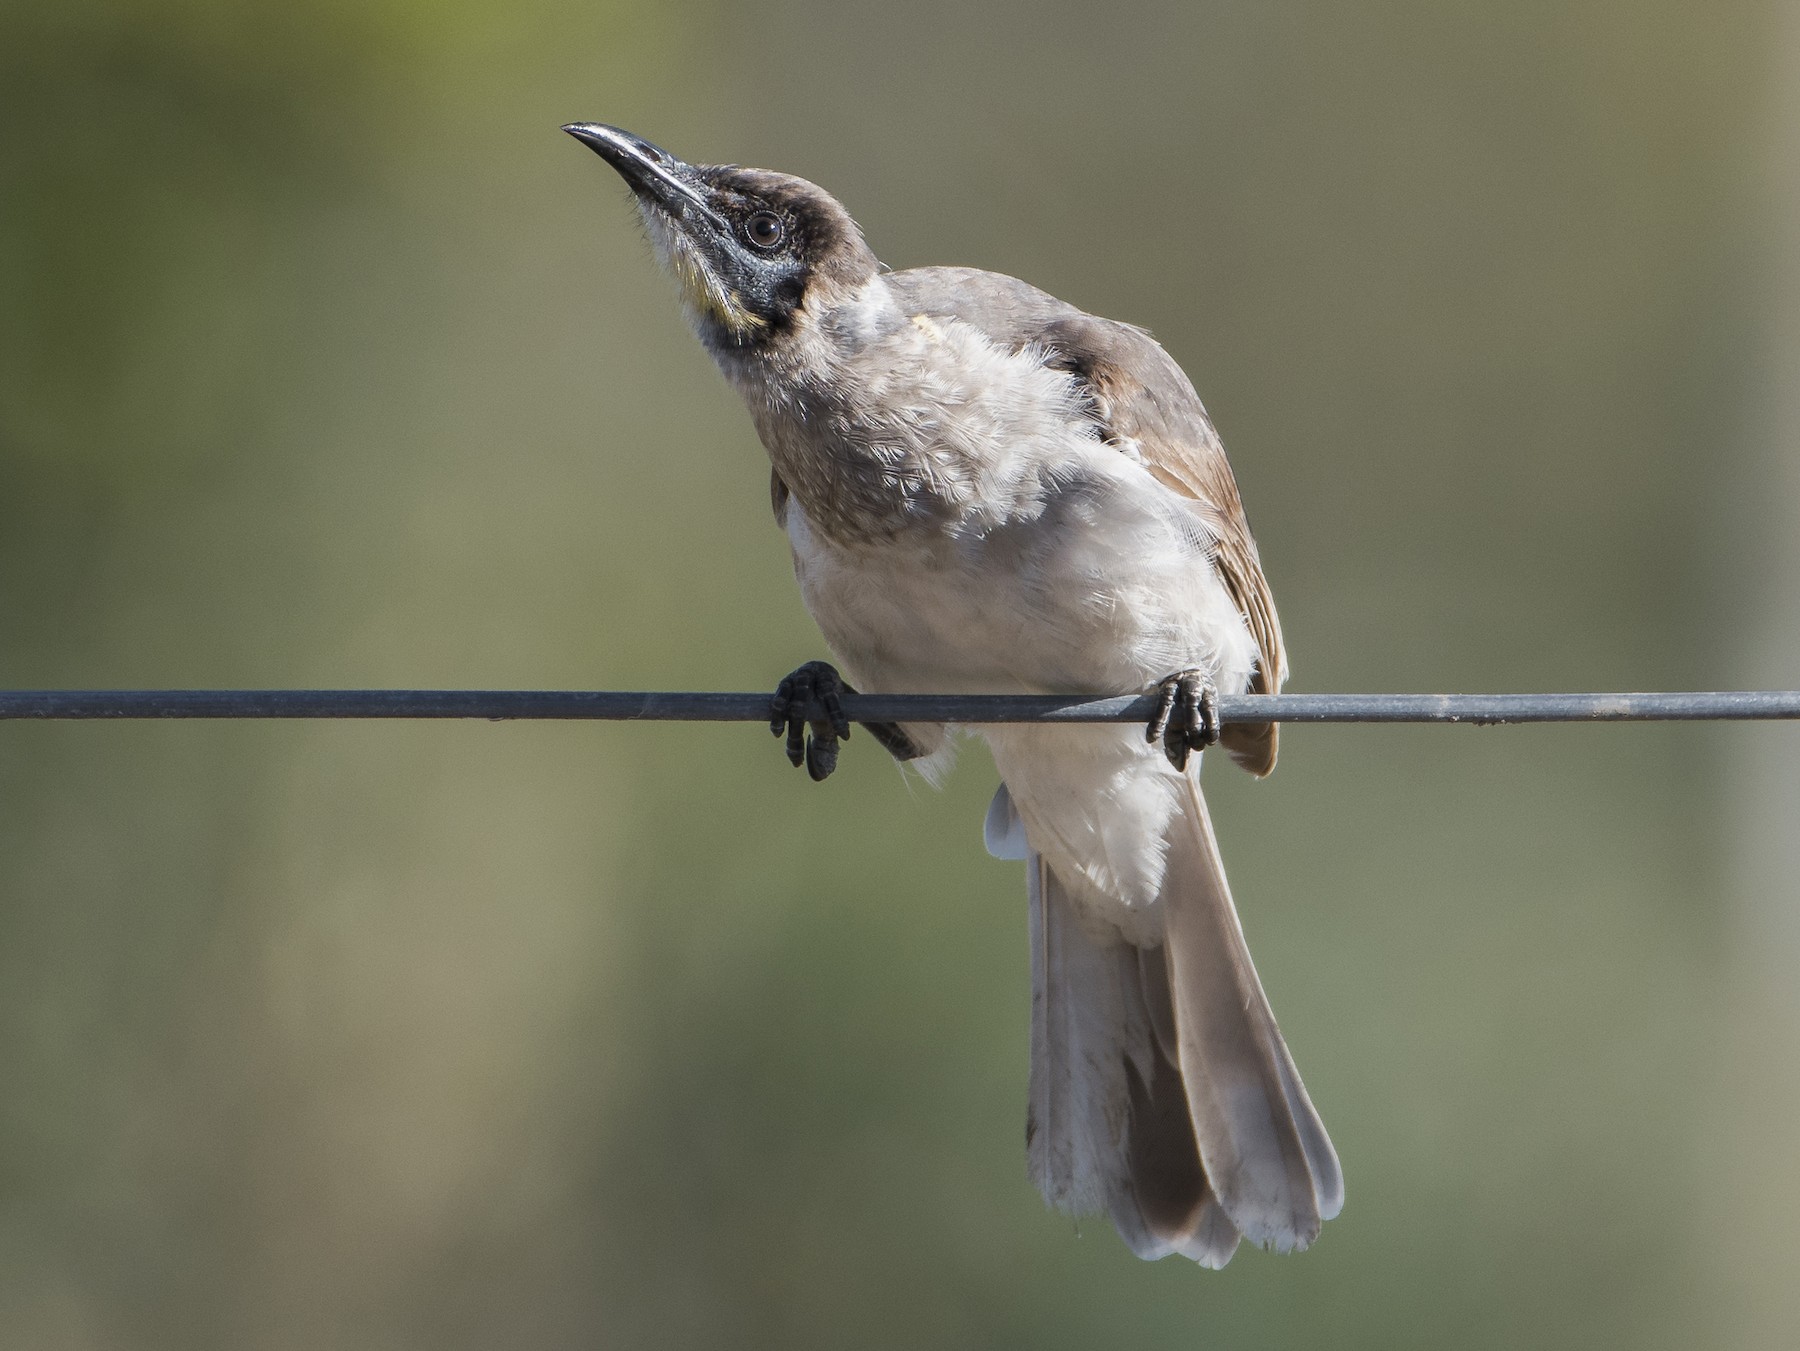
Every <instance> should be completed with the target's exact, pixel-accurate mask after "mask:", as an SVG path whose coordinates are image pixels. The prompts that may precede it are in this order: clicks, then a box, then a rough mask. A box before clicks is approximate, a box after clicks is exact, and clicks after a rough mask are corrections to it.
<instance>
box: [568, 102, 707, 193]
mask: <svg viewBox="0 0 1800 1351" xmlns="http://www.w3.org/2000/svg"><path fill="white" fill-rule="evenodd" d="M563 130H564V131H566V132H568V133H569V135H571V136H573V137H574V138H575V139H576V140H578V141H580V142H581V143H582V144H583V145H585V146H586V147H587V148H588V149H590V150H592V151H593V152H594V153H595V154H596V155H598V156H600V158H601V159H603V160H605V161H606V162H607V163H608V164H610V165H612V167H613V168H615V169H617V170H618V171H619V177H621V178H623V179H624V180H625V182H626V183H627V184H629V185H630V187H631V190H632V191H633V192H635V193H637V194H638V196H640V197H644V198H648V199H649V200H650V201H652V202H654V203H655V204H656V205H657V206H660V207H661V208H662V209H663V210H664V211H667V212H668V213H669V214H670V215H672V216H680V215H682V214H683V212H685V211H690V210H697V211H698V212H700V213H701V214H702V215H705V216H711V215H712V214H713V211H712V208H711V207H710V206H709V205H708V204H707V201H706V197H705V196H704V194H702V193H701V191H700V189H699V188H698V187H697V186H696V185H695V179H696V177H697V175H696V174H695V173H694V170H693V168H692V166H690V165H689V164H687V163H686V162H685V161H683V160H679V159H676V158H675V156H673V155H671V154H670V153H669V152H668V151H667V150H664V149H663V148H662V147H660V146H655V145H652V144H650V142H648V141H646V140H645V139H644V138H643V137H642V136H633V135H632V134H631V133H630V132H629V131H624V130H622V129H621V128H619V127H609V126H606V125H604V124H603V123H600V122H571V123H569V125H568V126H566V127H564V128H563Z"/></svg>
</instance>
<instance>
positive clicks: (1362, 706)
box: [0, 690, 1800, 725]
mask: <svg viewBox="0 0 1800 1351" xmlns="http://www.w3.org/2000/svg"><path fill="white" fill-rule="evenodd" d="M770 700H771V696H770V695H768V694H709V693H699V692H689V691H677V692H666V691H649V692H635V691H627V690H0V721H5V720H17V719H83V720H85V719H106V718H486V719H489V720H491V721H496V722H503V721H510V720H513V719H569V720H576V721H581V720H605V721H619V722H766V721H768V719H769V712H770V708H769V706H770ZM1156 703H1157V699H1156V696H1155V695H1124V696H1116V697H1096V696H1093V695H1085V694H846V695H844V696H843V709H844V712H845V714H846V715H847V716H848V717H849V718H851V719H852V720H853V721H856V722H962V723H1021V722H1030V723H1095V722H1145V721H1147V720H1148V719H1149V717H1150V715H1151V713H1152V712H1154V710H1155V708H1156ZM813 711H814V712H817V710H816V709H815V710H813ZM1780 718H1795V719H1800V690H1725V691H1711V692H1705V691H1700V692H1693V691H1682V692H1674V693H1664V694H1235V695H1234V694H1224V695H1220V696H1219V719H1220V721H1221V722H1224V723H1244V722H1251V723H1254V722H1290V723H1292V722H1421V723H1423V722H1430V723H1438V722H1444V723H1475V724H1480V725H1486V724H1494V723H1521V722H1690V721H1747V720H1754V719H1780Z"/></svg>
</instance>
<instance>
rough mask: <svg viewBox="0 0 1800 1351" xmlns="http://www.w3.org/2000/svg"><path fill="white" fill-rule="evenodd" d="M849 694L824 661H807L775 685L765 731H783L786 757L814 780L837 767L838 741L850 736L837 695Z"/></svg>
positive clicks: (849, 690)
mask: <svg viewBox="0 0 1800 1351" xmlns="http://www.w3.org/2000/svg"><path fill="white" fill-rule="evenodd" d="M853 693H855V691H854V690H852V689H851V688H850V687H849V686H848V685H846V684H845V683H844V678H843V677H842V676H840V675H839V674H838V673H837V668H836V667H835V666H833V665H832V664H831V663H830V662H826V661H809V662H807V663H806V665H804V666H802V667H800V668H799V669H798V670H796V671H795V672H794V673H793V674H792V675H789V676H785V677H783V678H782V681H781V684H779V685H777V686H776V687H775V698H774V699H773V700H772V701H771V702H770V704H769V730H770V731H771V732H773V733H774V734H775V735H776V736H780V735H782V734H783V733H784V732H785V733H786V734H787V757H788V759H789V760H790V761H791V762H792V763H793V765H794V767H795V768H796V769H798V768H799V767H800V766H801V765H805V766H806V772H807V773H808V774H809V775H811V776H812V780H813V782H814V783H819V782H822V781H823V780H824V779H825V778H827V777H828V776H829V775H830V773H831V771H832V770H834V769H836V768H837V757H838V740H839V739H840V738H842V739H844V740H848V739H849V737H850V719H849V718H847V717H845V716H844V705H843V703H842V701H841V699H840V697H839V696H841V695H844V694H853ZM809 714H810V715H811V717H810V720H809V718H808V715H809ZM809 729H810V731H811V735H810V736H809V735H808V734H807V733H808V730H809Z"/></svg>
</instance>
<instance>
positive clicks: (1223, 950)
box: [1163, 779, 1344, 1252]
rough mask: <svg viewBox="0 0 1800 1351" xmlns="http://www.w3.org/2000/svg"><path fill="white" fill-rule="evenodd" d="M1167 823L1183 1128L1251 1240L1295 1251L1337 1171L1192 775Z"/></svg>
mask: <svg viewBox="0 0 1800 1351" xmlns="http://www.w3.org/2000/svg"><path fill="white" fill-rule="evenodd" d="M1184 791H1185V793H1186V794H1187V797H1186V800H1185V801H1184V802H1183V804H1182V807H1183V810H1182V812H1181V813H1180V815H1179V816H1178V817H1177V819H1176V822H1175V825H1174V826H1173V827H1172V829H1171V831H1170V839H1169V858H1168V878H1169V880H1168V882H1167V883H1166V884H1165V886H1164V895H1163V901H1164V932H1165V942H1166V944H1167V947H1168V953H1169V977H1170V986H1171V988H1172V989H1173V991H1174V995H1175V998H1174V1007H1175V1021H1176V1039H1177V1042H1178V1043H1179V1047H1180V1058H1181V1073H1182V1079H1183V1081H1184V1082H1185V1083H1186V1085H1187V1095H1188V1105H1189V1107H1190V1108H1191V1110H1192V1113H1193V1119H1194V1135H1195V1138H1196V1139H1197V1140H1198V1141H1199V1145H1200V1158H1201V1160H1202V1162H1203V1163H1204V1165H1205V1167H1206V1171H1207V1176H1208V1177H1209V1178H1210V1179H1211V1181H1212V1185H1213V1187H1214V1188H1215V1189H1216V1190H1217V1191H1218V1194H1219V1199H1220V1202H1221V1204H1222V1205H1223V1206H1224V1207H1225V1212H1226V1214H1228V1215H1230V1216H1231V1218H1232V1221H1233V1222H1234V1223H1235V1224H1236V1225H1237V1226H1238V1228H1239V1229H1240V1230H1241V1231H1242V1232H1243V1234H1244V1236H1245V1237H1246V1238H1248V1239H1249V1240H1250V1241H1251V1242H1253V1243H1257V1244H1261V1245H1264V1246H1272V1247H1275V1248H1277V1249H1280V1250H1281V1251H1284V1252H1285V1251H1287V1250H1289V1249H1293V1248H1304V1247H1305V1246H1306V1245H1307V1244H1309V1243H1311V1242H1312V1241H1313V1239H1315V1238H1317V1237H1318V1234H1319V1226H1320V1225H1321V1224H1322V1223H1323V1222H1324V1221H1325V1220H1328V1219H1330V1218H1332V1217H1333V1216H1334V1215H1336V1214H1337V1213H1338V1211H1339V1210H1340V1209H1342V1207H1343V1204H1344V1178H1343V1173H1342V1171H1341V1170H1340V1169H1339V1167H1338V1160H1337V1154H1336V1152H1335V1151H1334V1150H1333V1149H1332V1147H1331V1140H1330V1138H1329V1137H1328V1136H1327V1135H1326V1134H1325V1126H1324V1123H1323V1122H1321V1121H1320V1120H1319V1114H1318V1112H1317V1111H1315V1110H1314V1108H1313V1105H1312V1100H1311V1099H1310V1098H1309V1097H1308V1096H1307V1093H1306V1088H1305V1086H1304V1085H1302V1084H1301V1082H1300V1075H1299V1072H1298V1071H1297V1070H1296V1069H1295V1068H1294V1061H1293V1057H1292V1056H1291V1055H1289V1054H1288V1049H1287V1043H1286V1042H1284V1041H1283V1040H1282V1037H1281V1031H1280V1029H1279V1028H1277V1027H1276V1025H1275V1015H1274V1013H1273V1012H1272V1011H1271V1010H1270V1008H1269V1001H1268V996H1266V995H1265V994H1264V993H1263V988H1262V982H1261V981H1260V980H1259V979H1258V978H1257V975H1256V967H1255V966H1254V965H1253V964H1252V963H1251V960H1250V949H1249V947H1248V946H1246V944H1245V942H1244V932H1243V929H1242V928H1241V927H1240V926H1239V924H1238V918H1237V910H1236V908H1235V907H1234V906H1233V905H1232V902H1231V888H1230V887H1229V886H1228V885H1227V883H1226V881H1225V869H1224V867H1223V866H1222V864H1221V863H1220V861H1219V846H1218V841H1217V840H1216V839H1215V838H1214V836H1213V829H1212V821H1211V819H1210V818H1209V817H1208V815H1207V811H1206V801H1205V799H1204V798H1202V797H1201V796H1200V788H1199V785H1198V784H1197V783H1195V782H1194V781H1193V780H1192V779H1189V780H1187V781H1186V782H1185V785H1184Z"/></svg>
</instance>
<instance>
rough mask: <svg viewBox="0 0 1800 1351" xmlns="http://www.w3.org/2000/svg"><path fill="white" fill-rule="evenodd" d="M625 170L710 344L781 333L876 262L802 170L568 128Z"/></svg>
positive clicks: (857, 282)
mask: <svg viewBox="0 0 1800 1351" xmlns="http://www.w3.org/2000/svg"><path fill="white" fill-rule="evenodd" d="M563 130H564V131H566V132H568V133H569V135H571V136H573V137H574V138H575V139H576V140H578V141H580V142H582V144H584V145H586V146H587V147H588V148H590V149H591V150H593V152H594V153H595V154H597V155H599V156H600V158H601V159H603V160H605V161H606V162H607V163H608V164H610V165H612V167H613V168H614V169H616V170H618V171H619V176H620V177H621V178H623V179H624V180H625V182H626V184H627V185H628V186H629V187H630V188H631V191H632V193H633V194H634V195H635V196H636V198H637V204H638V210H639V211H640V212H642V213H643V217H644V224H645V226H646V228H647V229H648V230H649V234H650V240H651V243H652V244H653V245H654V246H655V248H656V252H657V256H658V257H659V258H660V259H661V261H662V263H663V265H664V266H665V267H666V268H667V269H668V270H669V272H670V274H671V275H673V276H674V278H675V281H676V284H677V285H678V286H679V287H680V289H681V295H682V299H683V301H684V302H685V303H686V305H687V308H688V312H689V315H690V317H691V318H692V320H693V322H694V326H695V327H696V328H697V329H698V330H699V332H700V336H701V338H702V339H703V340H705V341H706V342H707V343H708V345H709V346H713V347H716V348H736V349H740V350H741V349H745V348H753V347H757V346H761V345H763V344H767V343H772V342H777V341H779V340H780V338H781V337H782V336H783V335H785V334H786V333H788V332H789V331H790V330H791V329H792V328H793V325H794V322H795V316H796V315H798V314H800V313H801V312H802V311H803V310H804V309H805V308H806V307H807V306H808V305H809V304H811V305H818V304H819V303H820V302H821V301H824V302H826V303H829V300H830V298H831V297H833V296H839V295H844V294H846V293H848V292H850V291H852V290H854V289H855V288H857V287H859V286H861V285H862V283H864V282H866V281H867V280H868V279H869V278H870V277H872V276H874V275H875V273H876V272H877V271H878V270H879V268H880V264H879V263H877V262H876V260H875V255H874V254H873V253H871V252H870V251H869V246H868V245H867V244H865V243H864V242H863V237H862V232H861V231H860V230H858V229H857V227H856V222H855V221H853V220H852V219H851V218H850V213H849V212H847V211H845V210H844V208H843V207H842V206H840V205H839V204H838V202H837V199H836V198H834V197H832V196H831V194H830V193H828V192H826V191H825V190H824V189H823V188H820V187H817V186H815V185H814V184H811V183H808V182H807V181H806V180H805V179H803V178H793V177H790V176H789V175H787V174H777V173H771V172H769V171H768V170H766V169H745V168H742V167H740V166H738V165H735V164H719V165H703V164H688V163H685V162H684V161H682V160H679V159H676V158H675V156H673V155H671V154H670V153H669V152H668V151H666V150H663V149H660V148H659V147H657V146H654V145H652V144H650V142H648V141H646V140H644V139H643V138H642V137H641V136H634V135H632V134H631V133H630V132H628V131H621V130H620V129H619V128H618V127H608V126H603V125H601V124H600V123H597V122H576V123H571V124H570V125H569V126H566V127H564V128H563Z"/></svg>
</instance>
